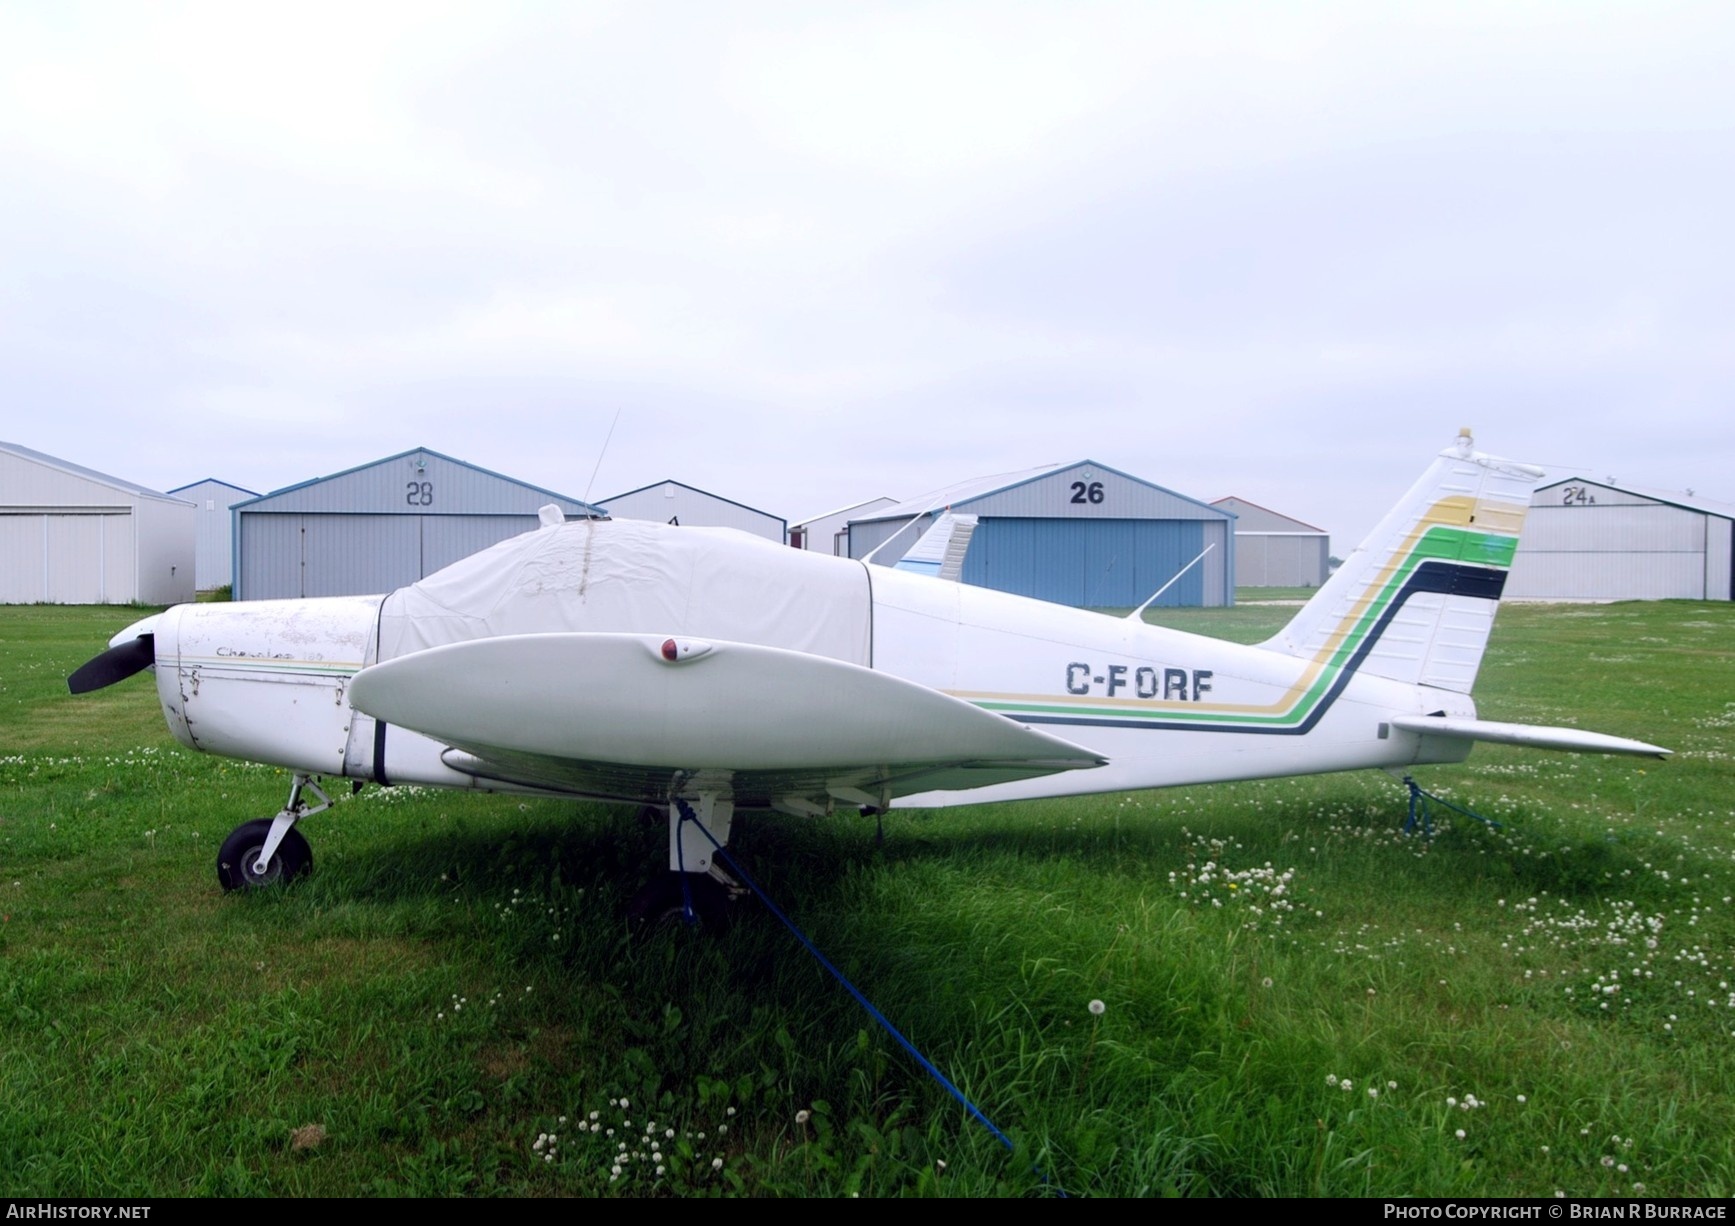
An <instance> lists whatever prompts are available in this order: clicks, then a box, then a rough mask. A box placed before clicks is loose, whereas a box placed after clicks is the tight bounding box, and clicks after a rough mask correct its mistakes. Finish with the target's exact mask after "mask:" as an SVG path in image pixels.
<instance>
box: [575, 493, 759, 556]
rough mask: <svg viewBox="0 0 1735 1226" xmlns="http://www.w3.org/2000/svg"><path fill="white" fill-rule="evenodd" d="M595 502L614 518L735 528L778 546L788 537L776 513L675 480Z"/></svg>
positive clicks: (688, 525) (701, 526) (693, 526)
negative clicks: (773, 542)
mask: <svg viewBox="0 0 1735 1226" xmlns="http://www.w3.org/2000/svg"><path fill="white" fill-rule="evenodd" d="M596 505H597V506H599V507H601V508H602V509H603V510H604V511H606V512H608V514H609V515H610V516H611V517H613V518H615V519H649V520H653V521H655V522H656V523H659V524H676V525H685V526H686V527H689V528H739V529H740V530H741V531H743V532H751V533H752V534H753V535H754V536H762V537H765V538H766V539H767V540H772V541H776V542H777V543H778V544H779V545H781V544H783V543H784V541H785V540H786V539H787V537H788V527H789V525H788V524H787V523H785V522H784V520H783V519H782V518H781V517H780V516H776V515H773V514H771V513H770V512H769V511H760V510H757V509H756V508H754V507H750V506H747V505H746V504H745V503H740V502H735V501H734V500H732V499H729V498H723V497H721V496H719V495H717V494H711V493H707V492H706V491H704V490H701V489H696V488H694V487H693V486H691V485H683V484H682V483H681V482H679V481H659V482H657V483H656V484H655V485H643V486H640V487H639V488H638V489H636V490H628V491H627V492H626V493H624V494H616V495H615V496H614V497H613V498H604V499H601V500H600V501H598V502H597V504H596Z"/></svg>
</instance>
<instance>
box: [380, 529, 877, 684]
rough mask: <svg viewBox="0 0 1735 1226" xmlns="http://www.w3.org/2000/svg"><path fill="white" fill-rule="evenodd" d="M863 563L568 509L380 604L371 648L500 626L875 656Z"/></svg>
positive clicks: (405, 646)
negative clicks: (564, 516)
mask: <svg viewBox="0 0 1735 1226" xmlns="http://www.w3.org/2000/svg"><path fill="white" fill-rule="evenodd" d="M871 603H872V602H871V598H870V595H869V589H868V576H867V568H866V567H865V566H864V565H863V564H862V563H860V562H853V561H850V560H849V559H847V558H834V557H828V556H826V555H824V554H816V553H809V552H808V551H806V550H802V549H790V548H787V547H785V546H781V545H777V544H774V543H772V542H770V541H767V540H764V539H763V538H760V537H755V536H749V535H748V534H746V533H744V532H737V531H735V530H734V529H731V528H682V527H676V526H672V525H667V524H657V523H649V522H645V521H642V520H631V519H624V520H623V519H616V520H596V519H582V520H573V521H570V522H567V523H563V524H556V525H553V526H550V527H544V528H538V529H536V530H534V531H531V532H526V533H524V534H523V535H522V536H515V537H513V538H512V539H510V540H506V541H502V542H500V544H498V545H495V546H493V547H492V548H490V549H484V550H483V551H482V552H481V553H477V554H473V555H471V556H470V557H468V558H465V559H463V560H462V561H459V562H454V563H453V564H452V565H451V566H448V567H446V569H444V570H442V571H436V572H435V573H434V574H432V575H429V576H428V577H427V578H426V579H423V580H422V581H421V582H419V583H413V584H411V585H410V586H409V587H404V588H399V589H398V590H397V591H395V592H393V593H392V594H391V595H390V596H387V597H386V599H385V603H384V604H383V605H382V606H381V608H380V638H379V659H380V660H391V659H396V658H397V657H399V656H404V655H408V654H410V653H411V652H414V651H423V650H425V649H427V648H429V647H439V646H443V645H445V644H447V643H459V642H467V641H469V640H471V639H481V638H491V637H494V636H496V635H504V634H552V633H570V632H593V633H617V634H618V633H629V634H668V635H684V636H690V637H695V638H706V639H718V640H726V641H730V642H737V643H755V644H758V645H760V646H765V647H785V648H788V649H790V650H792V651H803V652H808V653H810V654H813V655H820V656H828V657H830V658H832V659H834V660H844V661H847V662H848V663H851V664H860V665H864V666H866V665H871V663H872V660H871V654H870V653H871V651H872V633H873V628H872V619H871V614H870V606H871Z"/></svg>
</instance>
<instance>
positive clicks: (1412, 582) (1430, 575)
mask: <svg viewBox="0 0 1735 1226" xmlns="http://www.w3.org/2000/svg"><path fill="white" fill-rule="evenodd" d="M1505 589H1506V572H1505V571H1503V570H1496V569H1493V568H1491V567H1487V566H1466V565H1464V564H1463V563H1461V562H1438V561H1429V562H1423V563H1422V564H1421V565H1420V566H1418V567H1416V569H1415V572H1414V573H1413V574H1411V576H1410V578H1409V581H1408V582H1406V583H1405V584H1404V586H1403V587H1402V588H1400V589H1399V590H1398V595H1397V598H1396V599H1395V600H1393V601H1392V602H1391V603H1390V604H1389V605H1387V606H1386V608H1385V611H1384V612H1382V613H1381V614H1380V616H1379V619H1378V620H1377V621H1375V622H1374V625H1373V629H1372V630H1371V631H1370V632H1369V633H1368V635H1367V637H1365V638H1364V639H1362V641H1361V642H1360V643H1359V644H1358V645H1357V646H1356V649H1355V652H1354V654H1352V655H1351V656H1350V658H1349V660H1348V662H1347V663H1345V664H1344V666H1343V668H1342V670H1341V671H1339V673H1338V675H1337V676H1336V677H1335V678H1334V679H1333V680H1332V683H1331V688H1330V689H1328V690H1326V692H1325V694H1324V695H1323V696H1322V697H1321V698H1320V700H1319V701H1318V702H1317V703H1315V704H1314V708H1313V710H1312V711H1310V712H1308V714H1307V716H1306V717H1305V718H1304V719H1302V720H1301V722H1299V723H1297V724H1292V725H1290V726H1289V727H1271V726H1265V725H1258V724H1217V723H1209V724H1198V723H1186V722H1184V721H1182V720H1174V721H1155V720H1148V719H1147V720H1134V719H1092V718H1090V717H1088V716H1082V717H1081V716H1072V715H1018V714H1016V713H1008V718H1010V719H1014V720H1016V721H1017V722H1019V723H1021V724H1066V725H1070V726H1072V727H1075V728H1140V729H1143V730H1145V731H1147V732H1237V733H1242V734H1244V735H1253V736H1305V735H1306V734H1307V733H1308V732H1310V731H1312V729H1313V726H1314V725H1315V724H1317V723H1318V722H1319V721H1320V720H1321V719H1323V718H1324V717H1325V713H1326V712H1327V711H1329V710H1330V709H1331V706H1332V704H1333V703H1334V702H1336V701H1337V698H1338V695H1339V694H1341V693H1343V691H1344V687H1345V686H1347V685H1348V684H1349V682H1350V678H1351V677H1353V676H1354V675H1355V672H1356V670H1357V669H1358V668H1360V667H1361V663H1362V661H1363V660H1365V659H1366V658H1367V654H1368V652H1370V651H1372V650H1373V647H1374V644H1375V643H1377V642H1379V640H1380V636H1381V635H1382V634H1384V633H1385V632H1386V627H1387V626H1388V625H1390V624H1391V621H1392V619H1393V618H1394V617H1396V616H1397V615H1398V611H1399V610H1400V609H1402V608H1403V607H1404V603H1405V602H1406V601H1408V600H1409V598H1410V597H1411V596H1419V595H1422V594H1429V595H1443V596H1466V597H1469V598H1471V599H1474V600H1495V601H1497V600H1499V599H1500V593H1501V592H1503V591H1504V590H1505Z"/></svg>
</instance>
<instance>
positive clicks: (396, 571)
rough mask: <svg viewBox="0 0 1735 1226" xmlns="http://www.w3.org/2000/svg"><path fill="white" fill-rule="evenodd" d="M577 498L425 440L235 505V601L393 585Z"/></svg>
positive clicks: (576, 511) (574, 507)
mask: <svg viewBox="0 0 1735 1226" xmlns="http://www.w3.org/2000/svg"><path fill="white" fill-rule="evenodd" d="M548 503H553V504H554V505H556V506H558V507H559V508H560V509H561V511H562V513H564V514H565V515H566V516H567V517H568V518H581V517H583V516H586V515H589V514H593V513H594V509H593V508H591V507H589V506H587V504H585V503H583V502H580V501H579V500H578V499H576V498H569V497H567V496H566V495H564V494H557V493H554V492H553V491H550V490H545V489H542V488H540V487H538V486H534V485H527V484H525V483H524V482H521V481H515V480H513V479H512V478H510V477H504V476H501V475H500V474H499V473H494V472H489V471H488V470H487V469H485V468H478V467H476V466H475V465H473V464H467V463H465V462H464V461H462V460H456V459H453V458H452V457H451V456H447V455H442V454H440V453H439V452H437V451H431V450H429V449H428V448H426V447H418V448H416V449H414V450H412V451H405V452H400V453H399V454H397V455H394V456H387V457H386V458H385V459H383V460H375V461H374V462H373V463H371V464H364V465H361V466H359V467H357V468H351V469H346V470H345V471H343V472H340V473H333V474H332V475H331V476H328V477H319V478H315V479H314V480H311V481H304V482H302V483H301V484H299V485H292V486H289V487H287V488H286V489H281V490H277V491H275V492H273V493H270V494H265V495H263V496H261V497H259V498H254V499H250V500H248V501H246V502H240V503H237V504H235V506H234V508H233V512H232V513H233V515H234V526H233V529H232V532H233V536H234V547H235V564H234V581H235V593H234V594H235V598H236V599H237V600H280V599H289V598H295V597H301V596H363V595H371V594H373V593H377V592H389V591H392V590H393V589H395V588H399V587H403V586H404V585H405V584H409V583H414V582H415V581H416V580H418V579H421V578H422V577H424V576H426V575H430V574H432V573H433V572H435V571H437V570H440V569H441V568H443V567H446V566H450V565H451V564H452V563H453V562H456V561H457V560H458V559H459V558H464V557H468V556H469V555H470V554H472V553H475V552H476V551H478V550H480V549H486V548H487V547H488V546H490V545H493V544H496V543H498V542H500V541H503V540H505V539H506V538H507V537H510V536H517V535H518V534H519V533H521V532H528V531H530V530H531V529H533V528H535V527H536V526H537V523H538V520H537V511H538V510H539V509H540V508H541V507H543V506H545V505H547V504H548Z"/></svg>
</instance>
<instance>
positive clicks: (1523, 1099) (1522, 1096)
mask: <svg viewBox="0 0 1735 1226" xmlns="http://www.w3.org/2000/svg"><path fill="white" fill-rule="evenodd" d="M1518 1101H1519V1102H1520V1103H1527V1102H1529V1101H1530V1100H1529V1099H1528V1098H1526V1097H1524V1095H1522V1094H1520V1095H1519V1096H1518Z"/></svg>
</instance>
